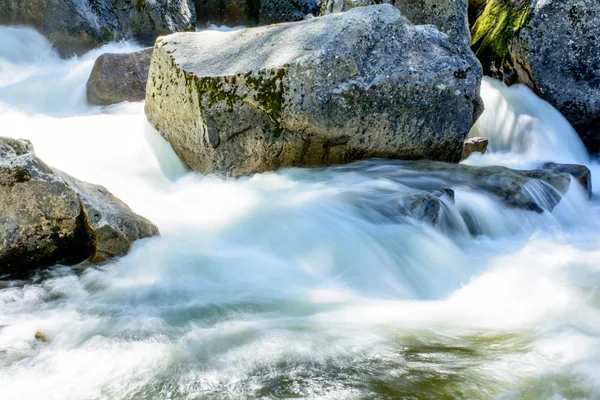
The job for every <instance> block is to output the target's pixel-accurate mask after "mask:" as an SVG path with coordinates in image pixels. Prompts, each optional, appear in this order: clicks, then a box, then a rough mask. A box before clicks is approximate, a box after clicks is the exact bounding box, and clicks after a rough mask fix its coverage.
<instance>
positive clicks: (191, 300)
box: [0, 28, 600, 400]
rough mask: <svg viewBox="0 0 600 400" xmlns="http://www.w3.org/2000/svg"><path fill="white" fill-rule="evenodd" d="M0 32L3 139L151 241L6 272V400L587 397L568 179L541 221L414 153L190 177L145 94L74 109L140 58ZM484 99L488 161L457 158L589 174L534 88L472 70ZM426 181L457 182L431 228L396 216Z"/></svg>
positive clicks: (589, 264) (1, 302) (591, 350)
mask: <svg viewBox="0 0 600 400" xmlns="http://www.w3.org/2000/svg"><path fill="white" fill-rule="evenodd" d="M0 37H2V39H3V40H1V41H0V71H1V72H2V74H1V75H2V78H0V79H2V80H1V81H0V120H1V121H2V125H1V127H0V135H3V136H11V137H23V138H28V139H30V140H32V142H33V144H34V146H35V149H36V152H37V153H38V155H39V156H40V158H42V159H43V160H44V161H45V162H47V163H48V164H50V165H52V166H54V167H56V168H59V169H62V170H64V171H66V172H68V173H70V174H72V175H74V176H76V177H77V178H79V179H82V180H86V181H90V182H93V183H98V184H102V185H104V186H106V187H107V188H108V189H109V190H110V191H111V192H113V193H114V194H115V195H116V196H118V197H119V198H121V199H122V200H123V201H125V202H126V203H127V204H128V205H130V206H131V207H132V208H133V209H134V211H136V212H138V213H140V214H141V215H144V216H145V217H147V218H149V219H150V220H152V221H153V222H154V223H156V224H157V225H158V226H159V227H160V229H161V232H162V237H160V238H153V239H148V240H142V241H139V242H137V243H136V244H135V245H134V247H133V249H132V251H131V252H130V254H129V255H127V256H126V257H123V258H120V259H116V260H113V261H111V262H109V263H108V264H105V265H102V266H95V267H94V266H89V265H82V266H76V267H74V268H67V267H62V266H55V267H53V268H49V269H47V270H45V271H42V272H40V273H39V274H38V275H36V276H34V277H32V278H31V279H27V280H21V281H18V280H11V279H10V278H7V279H6V278H5V279H4V280H2V281H0V388H2V389H1V393H2V395H1V396H2V398H3V399H41V398H43V399H61V400H62V399H150V398H160V399H167V398H168V399H204V398H215V399H225V398H228V399H229V398H239V399H245V398H293V397H304V398H331V399H346V398H348V399H354V398H356V399H375V398H377V399H379V398H403V397H406V398H456V397H459V398H493V397H498V398H517V399H520V398H561V397H566V398H573V397H578V398H593V397H597V396H599V395H600V384H599V382H600V372H599V371H600V298H599V297H598V293H597V288H598V284H599V282H600V275H599V266H600V251H598V248H600V235H598V233H599V231H600V226H599V225H598V222H597V217H596V215H597V205H596V204H595V203H590V202H588V201H587V200H585V198H584V195H583V193H582V191H581V190H580V189H579V188H578V187H577V186H576V185H574V184H572V185H571V188H570V189H569V192H568V193H567V194H566V195H565V196H564V198H563V199H562V201H560V203H559V204H558V205H557V206H556V207H555V208H554V209H553V210H552V211H551V212H550V211H544V212H541V213H536V212H533V211H525V210H518V209H510V208H506V207H505V205H504V204H502V203H501V202H500V201H499V200H498V199H497V198H495V197H494V196H492V195H491V194H490V193H487V192H485V191H481V190H477V189H476V188H473V187H471V186H469V185H468V182H469V176H468V174H467V173H465V172H460V171H459V170H456V171H454V172H447V173H445V172H444V171H441V172H440V171H432V170H431V169H430V168H420V167H415V166H414V165H413V164H410V163H401V162H388V161H364V162H360V163H355V164H352V165H347V166H340V167H332V168H320V169H285V170H281V171H277V172H272V173H265V174H260V175H256V176H253V177H247V178H241V179H235V180H233V179H221V178H219V177H214V176H203V175H198V174H193V173H189V172H188V171H187V170H186V168H185V167H184V166H183V165H182V164H181V162H180V161H179V160H178V158H177V157H176V156H175V154H174V153H173V151H172V149H171V148H170V146H169V145H168V144H167V143H166V142H165V141H164V140H163V139H162V138H161V137H160V135H159V134H158V133H157V132H156V131H155V130H154V129H153V128H152V127H151V126H149V124H148V123H147V122H146V119H145V116H144V114H143V105H142V104H122V105H117V106H112V107H106V108H100V107H91V106H88V105H87V104H86V103H85V90H84V89H85V83H86V79H87V77H88V75H89V71H90V70H91V67H92V63H93V60H94V59H95V57H96V56H97V55H99V54H100V53H102V52H106V51H128V50H131V49H134V48H135V46H131V45H128V44H118V45H109V46H107V47H105V48H103V49H99V50H97V51H94V52H92V53H90V54H87V55H85V56H82V57H80V58H76V59H71V60H61V59H59V58H57V57H56V56H55V55H54V53H53V52H52V51H51V49H50V47H49V46H48V44H47V42H46V41H45V40H44V39H43V38H41V37H40V36H39V35H36V34H34V33H33V32H32V31H29V30H25V29H17V28H0ZM513 92H519V93H520V94H521V96H516V95H515V93H513ZM483 97H484V100H485V103H486V111H485V113H484V115H483V117H482V120H481V122H480V123H478V125H477V127H476V130H477V134H478V135H485V136H487V137H489V138H490V139H491V146H492V151H491V152H490V154H486V155H484V156H483V157H478V159H477V160H475V158H477V157H472V158H470V159H469V160H467V163H477V164H490V163H497V162H498V161H500V162H501V163H504V164H509V165H514V163H511V160H519V159H520V160H526V161H527V163H531V164H535V163H538V164H539V163H540V162H542V161H546V160H553V161H577V162H584V163H589V162H588V160H587V157H588V156H587V154H586V153H585V151H584V150H582V147H581V144H580V143H579V142H577V141H576V140H575V139H576V137H572V135H571V136H569V133H568V132H570V131H568V130H566V128H565V129H564V130H563V128H564V124H563V128H561V126H560V125H558V123H557V122H556V121H557V120H558V119H559V118H558V117H556V113H555V111H554V110H552V109H551V108H549V107H548V106H547V105H546V104H545V103H543V102H541V100H539V99H537V98H535V97H534V96H533V94H531V93H529V92H527V91H526V90H524V89H522V88H521V89H514V88H510V89H508V88H505V87H503V86H501V85H499V84H497V83H495V82H493V81H490V80H486V82H485V83H484V87H483ZM523 115H527V117H524V116H523ZM525 119H526V120H527V122H523V121H525ZM499 121H500V122H502V123H501V124H499ZM504 121H513V122H510V127H509V126H506V125H505V124H504ZM548 124H550V125H551V126H552V127H554V128H556V129H558V130H549V129H548V128H547V126H548ZM567 127H568V124H567ZM568 128H570V127H568ZM532 132H533V133H534V134H535V137H534V138H533V139H532V138H531V137H529V139H527V140H525V139H524V135H531V134H532ZM564 132H566V133H564ZM498 134H500V135H499V136H498ZM544 135H546V136H544ZM530 139H531V140H530ZM524 143H529V144H528V145H524ZM549 143H554V144H549ZM496 150H497V151H496ZM561 157H564V158H561ZM474 160H475V161H474ZM425 165H427V164H425ZM522 165H525V163H523V164H522ZM457 171H458V172H457ZM423 187H432V188H444V187H452V188H453V189H454V193H455V200H454V201H450V200H449V199H448V198H446V197H444V196H442V199H441V204H442V212H441V221H440V224H439V226H438V227H437V228H434V227H431V226H429V225H427V224H425V223H422V222H419V221H417V220H414V219H412V218H410V217H407V216H401V215H400V216H399V215H398V214H397V213H396V212H395V211H394V210H395V209H396V208H397V207H398V198H399V196H400V197H401V195H403V194H406V193H412V192H413V191H414V190H416V188H423ZM597 187H598V186H597ZM526 189H527V191H528V192H529V193H530V195H531V196H534V197H537V198H542V197H544V196H547V195H548V193H550V192H549V190H551V189H549V188H548V187H547V186H544V185H541V184H540V185H537V184H532V185H530V187H527V188H526ZM540 204H543V203H542V202H540ZM548 208H550V207H548ZM37 331H40V332H43V333H44V335H45V336H46V338H47V340H48V341H47V342H41V341H39V340H36V339H35V337H34V335H35V332H37Z"/></svg>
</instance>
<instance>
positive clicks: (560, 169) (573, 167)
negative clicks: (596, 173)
mask: <svg viewBox="0 0 600 400" xmlns="http://www.w3.org/2000/svg"><path fill="white" fill-rule="evenodd" d="M542 168H543V169H547V170H550V171H552V172H556V173H567V174H569V175H571V176H573V177H574V178H575V179H576V180H577V182H579V183H580V184H581V186H583V188H584V189H585V191H586V193H587V195H588V198H591V197H592V173H591V172H590V169H589V168H588V167H586V166H585V165H579V164H557V163H553V162H547V163H545V164H544V165H542Z"/></svg>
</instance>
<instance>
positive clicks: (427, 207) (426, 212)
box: [398, 192, 441, 225]
mask: <svg viewBox="0 0 600 400" xmlns="http://www.w3.org/2000/svg"><path fill="white" fill-rule="evenodd" d="M440 209H441V204H440V199H439V197H437V196H435V195H434V194H431V193H427V192H418V193H415V194H410V195H408V196H405V197H404V198H403V199H402V201H401V202H400V203H399V209H398V211H399V212H400V214H402V215H406V216H409V217H411V218H414V219H416V220H418V221H422V222H425V223H427V224H429V225H437V224H438V223H439V221H440Z"/></svg>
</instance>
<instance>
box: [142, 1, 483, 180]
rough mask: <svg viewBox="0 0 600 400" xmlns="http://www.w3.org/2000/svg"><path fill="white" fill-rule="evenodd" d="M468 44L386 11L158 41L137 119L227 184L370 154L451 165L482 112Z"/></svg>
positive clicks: (360, 11)
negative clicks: (230, 177)
mask: <svg viewBox="0 0 600 400" xmlns="http://www.w3.org/2000/svg"><path fill="white" fill-rule="evenodd" d="M473 61H474V56H473V54H472V52H471V51H470V49H469V48H468V47H467V46H459V45H457V44H456V43H454V42H453V41H451V40H449V38H448V36H447V35H445V34H443V33H440V32H439V31H438V30H437V29H435V28H434V27H433V26H416V25H413V24H411V23H410V22H409V21H408V20H407V19H406V18H405V17H403V16H402V15H401V13H400V12H399V11H398V10H397V9H396V8H394V7H392V6H390V5H379V6H372V7H359V8H355V9H353V10H351V11H349V12H346V13H343V14H333V15H327V16H324V17H319V18H312V19H309V20H306V21H302V22H297V23H291V24H277V25H273V26H269V27H264V28H254V29H247V30H242V31H236V32H201V33H179V34H174V35H170V36H167V37H163V38H159V39H158V40H157V43H156V45H155V48H154V53H153V55H152V63H151V66H150V74H149V78H148V86H147V89H146V115H147V117H148V120H149V121H150V122H151V123H152V124H153V125H154V126H155V127H156V128H157V129H158V130H159V131H160V132H161V134H162V135H163V136H164V137H165V138H166V140H167V141H169V142H170V143H171V144H172V145H173V148H174V149H175V151H176V152H177V154H178V155H179V156H180V158H181V159H182V160H183V161H184V162H185V163H186V164H187V165H188V166H190V167H191V168H192V169H194V170H196V171H201V172H212V171H216V172H221V173H227V174H230V175H233V176H239V175H245V174H251V173H254V172H261V171H267V170H272V169H275V168H277V167H280V166H317V165H332V164H341V163H347V162H350V161H353V160H357V159H364V158H370V157H384V158H398V159H419V158H429V159H434V160H443V161H451V162H458V161H459V160H460V156H461V153H462V146H463V142H464V139H465V137H466V135H467V133H468V132H469V129H470V127H471V126H472V124H473V123H474V121H475V120H476V119H477V117H478V116H479V113H480V112H481V99H480V97H479V87H480V83H481V81H480V80H481V69H480V66H479V64H478V63H476V62H475V63H474V62H473Z"/></svg>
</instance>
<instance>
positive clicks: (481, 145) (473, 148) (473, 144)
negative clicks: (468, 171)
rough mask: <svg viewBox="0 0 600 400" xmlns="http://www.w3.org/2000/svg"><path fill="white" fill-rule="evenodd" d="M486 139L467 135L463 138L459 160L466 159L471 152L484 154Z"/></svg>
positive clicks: (486, 145) (486, 144)
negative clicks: (467, 136)
mask: <svg viewBox="0 0 600 400" xmlns="http://www.w3.org/2000/svg"><path fill="white" fill-rule="evenodd" d="M487 147H488V140H487V139H486V138H484V137H469V138H466V139H465V144H464V146H463V152H462V157H461V160H466V159H467V158H469V156H470V155H471V154H473V153H481V154H485V151H486V150H487Z"/></svg>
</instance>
